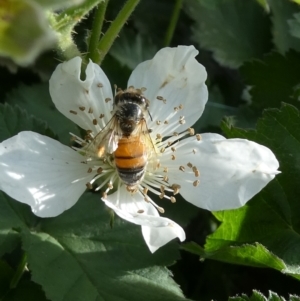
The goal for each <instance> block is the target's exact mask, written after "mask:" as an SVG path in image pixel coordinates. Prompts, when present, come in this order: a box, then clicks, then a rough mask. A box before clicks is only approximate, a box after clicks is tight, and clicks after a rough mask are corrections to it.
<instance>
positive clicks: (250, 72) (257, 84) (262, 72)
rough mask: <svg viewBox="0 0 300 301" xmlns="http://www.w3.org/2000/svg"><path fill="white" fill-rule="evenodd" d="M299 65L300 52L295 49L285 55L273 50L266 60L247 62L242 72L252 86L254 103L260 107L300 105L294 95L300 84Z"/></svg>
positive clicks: (247, 82) (251, 92) (251, 91)
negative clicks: (285, 104) (283, 104)
mask: <svg viewBox="0 0 300 301" xmlns="http://www.w3.org/2000/svg"><path fill="white" fill-rule="evenodd" d="M299 64H300V54H299V53H298V52H295V51H289V52H288V53H287V54H286V55H285V56H283V55H281V54H279V53H277V52H272V53H270V54H269V55H267V56H266V57H264V59H263V60H255V61H251V62H247V63H245V64H244V65H243V66H242V68H241V73H242V75H243V76H244V78H245V81H246V84H247V85H249V86H251V87H252V88H251V90H250V94H251V96H252V104H253V106H254V107H256V108H257V109H259V110H261V109H264V108H269V107H280V105H281V103H282V102H288V103H290V104H293V105H295V106H298V107H299V101H298V100H297V99H296V97H295V95H294V94H295V90H296V86H297V85H298V84H299V83H300V79H299V68H298V66H299Z"/></svg>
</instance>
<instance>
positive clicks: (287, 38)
mask: <svg viewBox="0 0 300 301" xmlns="http://www.w3.org/2000/svg"><path fill="white" fill-rule="evenodd" d="M268 3H269V6H270V8H271V13H272V14H271V20H272V23H273V30H272V32H273V42H274V44H275V46H276V47H277V49H278V50H279V51H280V52H281V53H285V52H286V51H288V50H289V49H294V50H298V51H299V50H300V40H299V39H298V38H296V37H294V36H293V35H292V34H291V29H292V27H293V22H292V23H290V20H293V18H294V17H293V15H294V14H296V13H299V6H298V5H297V4H295V3H292V1H286V0H268ZM292 30H293V29H292Z"/></svg>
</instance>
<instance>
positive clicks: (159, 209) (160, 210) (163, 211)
mask: <svg viewBox="0 0 300 301" xmlns="http://www.w3.org/2000/svg"><path fill="white" fill-rule="evenodd" d="M156 208H157V210H158V211H159V212H160V213H165V209H164V208H162V207H156Z"/></svg>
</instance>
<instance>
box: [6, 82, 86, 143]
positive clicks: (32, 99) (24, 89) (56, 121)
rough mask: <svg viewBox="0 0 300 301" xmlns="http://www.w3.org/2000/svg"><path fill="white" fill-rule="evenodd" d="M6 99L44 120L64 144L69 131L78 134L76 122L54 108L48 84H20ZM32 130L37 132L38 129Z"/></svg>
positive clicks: (68, 141)
mask: <svg viewBox="0 0 300 301" xmlns="http://www.w3.org/2000/svg"><path fill="white" fill-rule="evenodd" d="M6 101H7V102H8V103H11V104H17V105H19V106H20V107H22V108H23V109H25V110H26V111H27V112H28V114H30V115H33V116H35V117H38V118H40V119H42V120H45V121H46V122H47V124H48V125H49V126H50V127H51V128H52V129H53V130H54V131H55V133H56V134H57V135H58V137H59V139H60V141H61V142H62V143H64V144H67V145H69V144H70V134H69V133H70V132H72V133H74V134H75V135H80V133H79V129H78V127H77V126H76V124H75V123H73V122H72V121H70V120H69V119H68V118H66V117H65V116H64V115H62V114H61V113H60V112H58V111H57V109H56V108H55V105H54V104H53V102H52V100H51V97H50V94H49V85H48V84H38V85H32V86H30V87H29V86H25V85H21V86H19V87H18V88H17V89H15V90H13V91H12V92H11V93H10V94H9V95H8V96H7V97H6ZM23 130H24V129H23ZM32 130H33V131H37V132H39V131H38V129H37V130H36V129H32Z"/></svg>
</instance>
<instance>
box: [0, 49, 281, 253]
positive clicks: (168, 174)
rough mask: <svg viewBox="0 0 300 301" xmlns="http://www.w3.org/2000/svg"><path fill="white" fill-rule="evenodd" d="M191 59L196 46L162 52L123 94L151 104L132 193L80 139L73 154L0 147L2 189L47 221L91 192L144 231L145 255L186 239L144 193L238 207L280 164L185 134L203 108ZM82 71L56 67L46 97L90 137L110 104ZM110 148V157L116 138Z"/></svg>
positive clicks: (45, 142)
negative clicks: (135, 92) (142, 165)
mask: <svg viewBox="0 0 300 301" xmlns="http://www.w3.org/2000/svg"><path fill="white" fill-rule="evenodd" d="M197 53H198V52H197V51H196V50H195V48H194V47H193V46H190V47H187V46H179V47H177V48H164V49H162V50H160V51H159V52H158V53H157V54H156V55H155V57H154V58H153V59H152V60H149V61H146V62H143V63H141V64H140V65H138V66H137V68H136V69H135V70H134V71H133V72H132V74H131V76H130V79H129V81H128V87H130V86H134V87H135V88H136V89H141V91H142V93H143V95H144V96H145V97H146V98H147V99H148V100H149V102H150V106H149V114H146V115H145V119H146V121H147V125H148V128H149V129H151V130H152V132H151V133H150V135H151V139H152V143H153V144H154V145H155V150H156V151H155V152H156V155H155V153H154V152H152V153H151V155H149V156H148V158H147V161H148V164H147V166H146V171H145V175H144V177H143V179H142V181H141V182H140V183H139V184H138V185H137V186H136V191H134V192H133V191H129V190H130V189H128V187H127V186H126V185H125V184H124V183H123V182H122V181H121V180H120V178H119V176H118V173H117V170H116V167H115V165H114V158H113V155H112V154H108V153H106V154H105V156H104V157H101V158H99V157H98V156H97V155H96V154H94V155H91V154H90V153H91V150H90V149H89V148H88V147H86V146H85V144H86V142H85V141H84V140H82V139H81V138H79V137H74V138H75V140H76V141H77V143H79V144H81V145H82V146H83V148H81V149H80V151H74V150H73V149H71V148H70V147H67V146H64V145H62V144H60V143H59V142H57V141H55V140H52V139H50V138H48V137H45V136H42V135H39V134H36V133H33V132H21V133H19V134H18V135H17V136H14V137H12V138H10V139H8V140H6V141H4V142H3V143H2V144H1V145H0V165H1V170H0V181H1V183H0V188H1V189H2V190H3V191H4V192H6V193H7V194H8V195H9V196H11V197H12V198H14V199H16V200H18V201H20V202H23V203H26V204H28V205H30V206H31V208H32V211H33V212H34V213H35V214H36V215H38V216H41V217H53V216H56V215H58V214H60V213H62V212H63V211H65V210H67V209H68V208H70V207H71V206H73V205H74V204H75V203H76V201H77V200H78V198H79V197H80V196H81V194H82V193H83V192H84V191H85V189H86V186H88V187H90V186H91V185H92V184H97V185H98V188H97V189H98V190H100V189H101V190H103V191H104V195H103V198H102V200H103V201H104V202H105V204H106V205H107V206H108V207H110V208H112V209H113V210H114V211H115V212H116V214H118V215H119V216H120V217H122V218H123V219H126V220H127V221H130V222H132V223H135V224H138V225H141V226H142V233H143V236H144V239H145V241H146V243H147V245H148V247H149V249H150V250H151V252H154V251H156V250H157V249H158V248H159V247H161V246H163V245H164V244H166V243H167V242H168V241H170V240H171V239H173V238H175V237H178V238H179V239H180V240H181V241H183V240H184V239H185V233H184V231H183V229H182V228H181V227H180V226H179V225H178V224H176V223H175V222H173V221H171V220H170V219H168V218H165V217H161V216H160V215H159V212H160V213H163V211H164V210H163V208H161V207H159V206H158V205H156V204H155V203H154V202H153V201H152V200H151V198H150V197H149V195H147V191H151V192H152V193H154V194H156V195H159V196H160V197H161V198H164V199H167V200H169V201H171V202H175V197H176V194H177V193H181V194H182V196H183V197H184V198H185V199H186V200H187V201H188V202H191V203H193V204H194V205H196V206H198V207H201V208H204V209H208V210H224V209H233V208H238V207H240V206H243V205H244V204H245V203H246V202H247V201H248V200H249V199H251V198H252V197H253V196H254V195H255V194H256V193H258V192H259V191H260V190H261V189H262V188H263V187H264V186H265V185H266V184H267V183H268V182H269V181H271V180H272V179H273V178H274V177H275V175H276V174H277V173H278V172H277V169H278V166H279V165H278V161H277V160H276V158H275V156H274V154H273V153H272V152H271V151H270V150H269V149H268V148H266V147H264V146H262V145H259V144H256V143H254V142H251V141H248V140H243V139H228V140H227V139H225V138H224V137H222V136H220V135H217V134H201V135H191V134H192V132H193V131H192V129H191V128H190V127H191V126H192V125H193V124H194V123H195V122H196V121H197V119H198V118H199V117H200V116H201V114H202V112H203V109H204V106H205V103H206V101H207V88H206V85H205V83H204V82H205V80H206V71H205V69H204V67H203V66H202V65H201V64H199V63H198V62H197V61H196V60H195V56H196V55H197ZM80 73H81V59H80V58H79V57H76V58H74V59H72V60H70V61H68V62H65V63H63V64H60V65H58V67H57V69H56V70H55V71H54V73H53V75H52V78H51V79H50V94H51V96H52V99H53V102H54V103H55V105H56V107H57V109H58V110H59V111H60V112H61V113H62V114H64V115H65V116H67V117H68V118H70V119H71V120H72V121H74V122H75V123H76V124H77V125H79V126H80V127H81V128H83V129H84V130H87V131H88V137H89V138H91V137H95V136H96V135H97V134H98V133H99V132H100V131H101V130H102V129H103V128H104V127H105V126H106V125H107V123H108V122H109V121H110V119H111V118H112V111H113V99H114V97H113V93H112V89H111V85H110V83H109V81H108V79H107V77H106V75H105V74H104V72H103V71H102V69H101V68H100V67H99V66H98V65H96V64H94V63H92V62H90V63H89V64H88V66H87V68H86V76H85V79H84V80H81V74H80ZM144 88H146V90H145V89H144ZM150 114H151V116H152V119H151V116H150ZM114 138H115V137H113V139H114ZM113 145H115V146H114V147H113V150H112V151H114V150H115V148H116V147H117V146H118V144H117V140H116V143H115V144H113ZM77 150H78V149H77ZM86 152H88V157H87V156H86Z"/></svg>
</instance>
